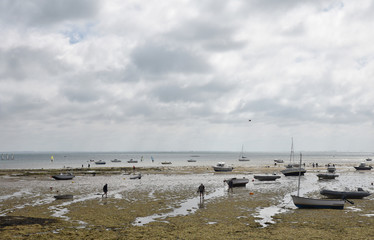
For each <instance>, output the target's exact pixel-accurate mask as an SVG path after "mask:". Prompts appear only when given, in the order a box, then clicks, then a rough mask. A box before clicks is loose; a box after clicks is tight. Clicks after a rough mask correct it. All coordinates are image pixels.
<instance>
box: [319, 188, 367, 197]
mask: <svg viewBox="0 0 374 240" xmlns="http://www.w3.org/2000/svg"><path fill="white" fill-rule="evenodd" d="M320 194H322V195H324V196H326V197H328V198H338V199H347V198H349V199H362V198H364V197H368V196H370V195H371V193H370V192H368V191H364V190H363V189H362V188H358V189H357V191H334V190H327V189H323V190H321V191H320Z"/></svg>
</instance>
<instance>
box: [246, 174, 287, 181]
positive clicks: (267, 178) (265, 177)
mask: <svg viewBox="0 0 374 240" xmlns="http://www.w3.org/2000/svg"><path fill="white" fill-rule="evenodd" d="M253 177H254V179H257V180H259V181H275V180H276V179H278V178H280V177H281V176H277V175H254V176H253Z"/></svg>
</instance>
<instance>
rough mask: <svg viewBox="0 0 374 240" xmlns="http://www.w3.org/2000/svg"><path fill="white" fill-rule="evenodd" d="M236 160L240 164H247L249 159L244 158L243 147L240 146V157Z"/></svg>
mask: <svg viewBox="0 0 374 240" xmlns="http://www.w3.org/2000/svg"><path fill="white" fill-rule="evenodd" d="M238 160H239V161H241V162H248V161H249V159H248V158H247V157H246V156H244V151H243V145H242V152H241V153H240V157H239V159H238Z"/></svg>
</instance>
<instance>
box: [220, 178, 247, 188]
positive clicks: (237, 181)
mask: <svg viewBox="0 0 374 240" xmlns="http://www.w3.org/2000/svg"><path fill="white" fill-rule="evenodd" d="M230 181H231V182H232V187H245V185H247V183H248V182H249V179H247V178H244V177H243V178H230V179H228V180H224V182H225V183H227V184H229V183H230Z"/></svg>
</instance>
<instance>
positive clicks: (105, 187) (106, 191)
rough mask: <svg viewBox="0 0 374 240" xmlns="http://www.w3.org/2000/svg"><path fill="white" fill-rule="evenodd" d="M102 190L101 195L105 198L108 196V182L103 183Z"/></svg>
mask: <svg viewBox="0 0 374 240" xmlns="http://www.w3.org/2000/svg"><path fill="white" fill-rule="evenodd" d="M103 192H104V194H103V195H102V197H104V195H105V197H106V198H107V197H108V184H105V185H104V187H103Z"/></svg>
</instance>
